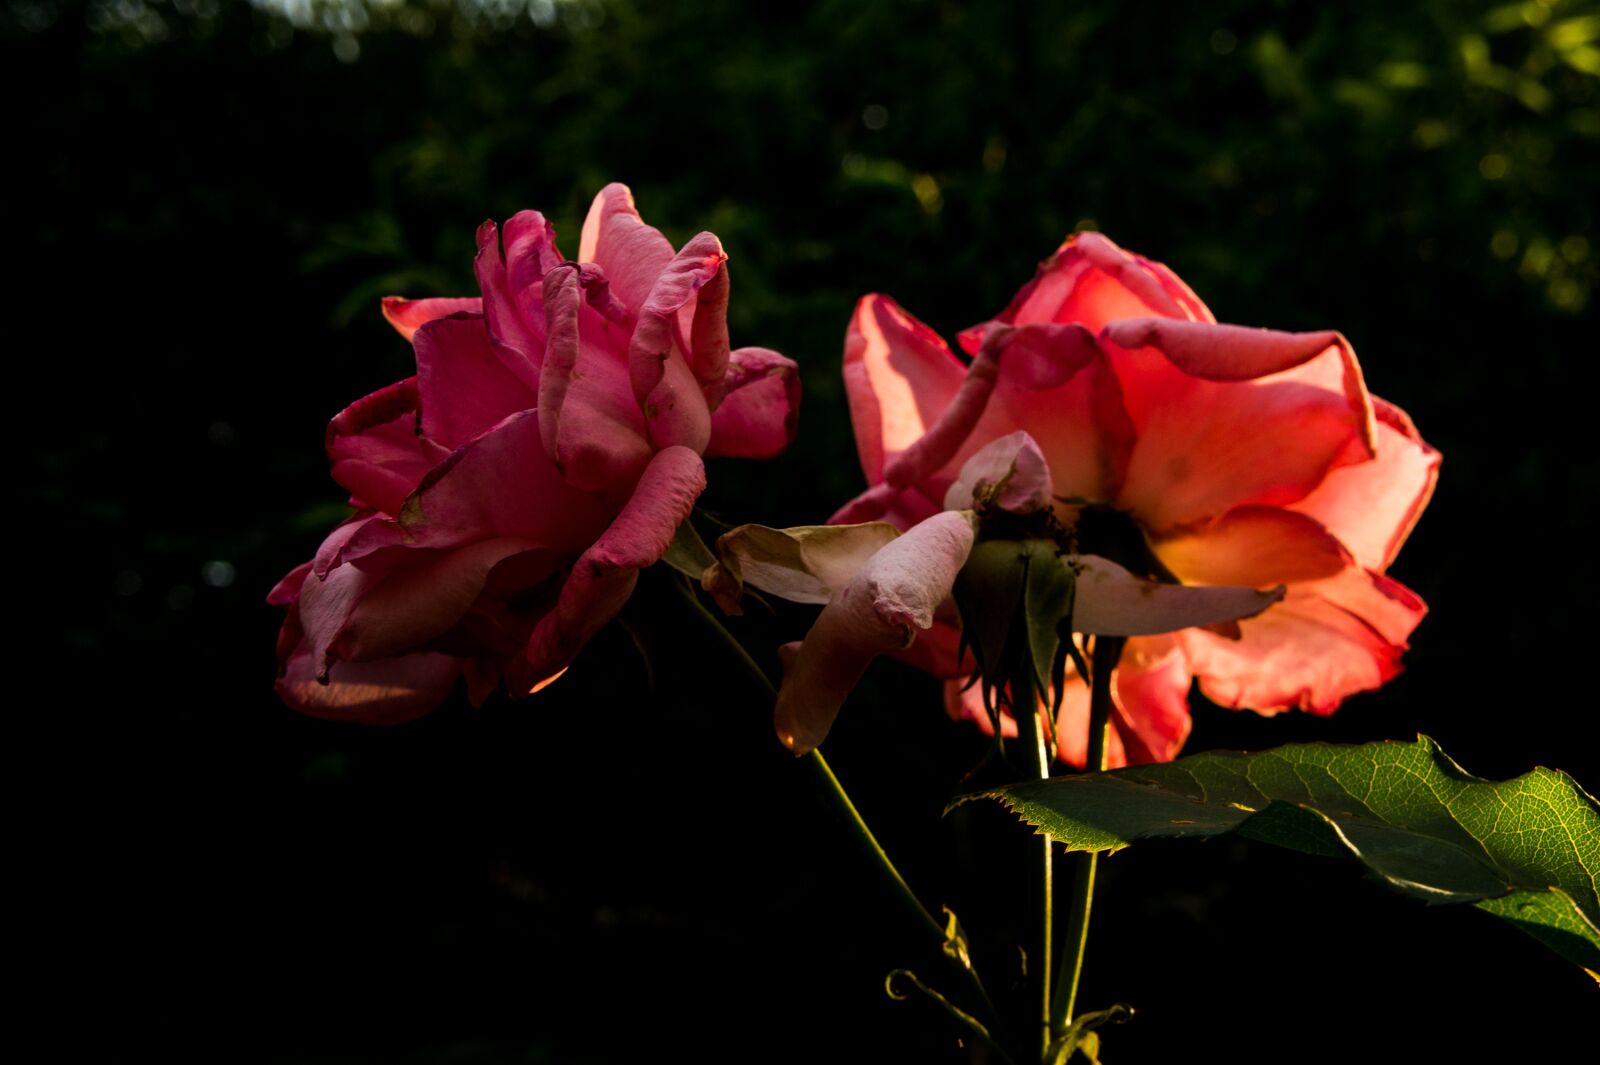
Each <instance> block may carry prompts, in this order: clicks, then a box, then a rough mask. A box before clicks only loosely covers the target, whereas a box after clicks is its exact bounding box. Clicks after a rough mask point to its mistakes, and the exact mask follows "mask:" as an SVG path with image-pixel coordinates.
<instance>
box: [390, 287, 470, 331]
mask: <svg viewBox="0 0 1600 1065" xmlns="http://www.w3.org/2000/svg"><path fill="white" fill-rule="evenodd" d="M382 306H383V317H384V319H385V320H386V321H388V323H389V324H390V325H392V326H394V328H395V331H396V332H397V333H399V334H400V335H401V336H403V337H405V338H406V339H407V340H410V339H411V336H412V334H413V333H415V332H416V331H417V330H418V329H420V328H421V327H422V326H425V325H427V324H428V323H429V322H431V321H433V320H434V319H435V318H447V317H449V316H450V315H452V314H461V313H467V314H482V313H483V300H482V299H481V298H480V297H478V296H438V297H433V298H431V299H422V300H408V299H406V298H405V297H403V296H385V297H383V303H382Z"/></svg>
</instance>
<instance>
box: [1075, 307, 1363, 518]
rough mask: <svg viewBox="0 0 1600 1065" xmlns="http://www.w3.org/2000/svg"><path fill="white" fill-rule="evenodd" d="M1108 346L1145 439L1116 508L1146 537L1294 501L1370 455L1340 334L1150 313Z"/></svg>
mask: <svg viewBox="0 0 1600 1065" xmlns="http://www.w3.org/2000/svg"><path fill="white" fill-rule="evenodd" d="M1100 341H1101V346H1102V347H1103V348H1104V349H1105V350H1106V351H1107V353H1108V354H1109V355H1110V356H1111V360H1112V365H1113V367H1114V368H1115V369H1116V372H1117V376H1118V379H1119V381H1120V382H1121V385H1122V393H1123V400H1124V403H1125V406H1126V409H1127V411H1128V414H1129V417H1130V418H1131V419H1132V422H1133V425H1134V429H1135V431H1136V432H1137V434H1138V439H1137V442H1136V443H1135V445H1134V448H1133V453H1132V455H1131V456H1130V458H1129V461H1128V468H1127V475H1126V478H1125V482H1124V485H1123V488H1122V491H1121V493H1120V494H1119V498H1118V505H1119V506H1121V507H1123V508H1124V509H1126V510H1129V511H1132V512H1133V513H1134V515H1135V516H1136V517H1137V518H1138V519H1139V521H1140V523H1141V524H1143V525H1144V527H1145V528H1146V530H1148V531H1150V532H1153V533H1156V534H1158V535H1159V534H1162V533H1165V532H1167V531H1169V530H1172V529H1175V528H1177V527H1179V526H1183V525H1189V524H1193V523H1195V522H1199V521H1204V520H1207V519H1209V518H1212V517H1215V516H1217V515H1220V514H1222V513H1224V512H1226V511H1228V510H1230V509H1232V508H1233V507H1235V506H1241V505H1244V504H1249V503H1259V504H1266V505H1271V506H1284V505H1286V504H1289V503H1293V502H1295V501H1296V500H1299V499H1303V498H1304V497H1305V496H1306V495H1307V494H1308V493H1310V491H1311V490H1312V489H1313V488H1315V487H1316V486H1317V485H1318V484H1320V483H1321V482H1322V480H1323V478H1325V477H1326V476H1327V475H1328V472H1329V471H1330V470H1332V469H1334V468H1335V467H1338V466H1342V465H1347V464H1349V463H1352V462H1363V461H1366V460H1368V459H1370V458H1371V457H1372V454H1373V451H1372V446H1371V442H1372V438H1373V433H1374V432H1375V430H1374V429H1373V427H1372V408H1371V404H1370V401H1369V400H1368V398H1367V395H1366V390H1365V386H1364V385H1362V383H1361V376H1360V369H1359V367H1358V366H1357V365H1356V363H1355V356H1354V353H1352V352H1351V351H1350V348H1349V345H1348V344H1346V343H1345V342H1344V340H1343V338H1342V337H1339V336H1338V334H1336V333H1314V334H1312V333H1304V334H1296V333H1276V332H1272V331H1270V330H1260V329H1243V328H1240V327H1238V326H1221V325H1210V324H1204V323H1192V322H1173V321H1167V320H1163V319H1154V318H1147V319H1142V320H1137V321H1120V322H1113V323H1112V324H1111V325H1110V326H1108V327H1107V328H1106V329H1105V330H1103V331H1102V333H1101V338H1100ZM1256 373H1260V374H1262V376H1256V377H1251V376H1250V375H1252V374H1256ZM1286 442H1292V443H1290V444H1288V445H1286Z"/></svg>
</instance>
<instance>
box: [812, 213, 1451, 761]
mask: <svg viewBox="0 0 1600 1065" xmlns="http://www.w3.org/2000/svg"><path fill="white" fill-rule="evenodd" d="M960 340H961V345H962V347H963V348H964V349H965V350H966V351H967V352H968V353H969V354H971V355H973V356H974V358H973V359H972V361H971V362H970V364H969V363H967V362H964V361H963V360H961V359H959V358H958V357H956V356H955V355H953V354H952V353H951V352H950V350H949V348H948V347H947V346H946V345H945V343H944V342H943V341H942V340H941V339H940V338H939V336H938V335H937V334H935V333H934V332H933V331H932V330H931V329H929V328H928V327H927V326H925V325H923V324H922V323H921V322H919V321H918V320H917V319H915V318H913V317H912V316H911V315H910V314H908V313H907V312H906V311H905V310H903V309H902V308H901V307H900V306H898V305H897V304H896V303H895V302H894V301H893V300H892V299H890V298H888V297H887V296H883V295H870V296H867V297H865V298H863V299H862V300H861V301H860V303H859V304H858V306H857V308H856V313H855V316H854V319H853V321H852V323H851V325H850V328H849V332H848V335H847V339H846V346H845V362H844V375H845V384H846V388H847V391H848V394H849V399H850V411H851V416H852V419H853V421H854V426H855V433H856V444H857V448H858V450H859V453H860V457H861V463H862V467H863V470H864V471H865V473H866V476H867V480H868V482H869V484H870V485H871V487H869V488H868V490H867V491H866V492H864V493H863V494H862V495H861V496H859V497H857V498H856V499H855V500H853V501H852V502H851V503H849V504H847V505H846V506H845V507H844V508H842V509H841V510H840V511H839V513H838V514H836V515H835V516H834V518H833V521H835V522H841V523H844V522H864V521H871V520H876V519H882V520H885V521H888V522H891V523H892V524H894V525H896V526H897V527H899V528H902V529H905V528H910V527H912V526H914V525H916V524H917V523H918V522H921V521H922V520H924V519H926V518H928V517H929V516H931V515H933V514H934V513H936V512H938V511H939V510H940V509H941V503H942V502H943V501H944V499H945V496H946V493H947V491H948V490H949V489H950V487H951V486H952V484H954V483H955V482H956V479H957V475H958V472H959V471H960V470H961V469H962V466H963V464H964V463H965V462H966V461H967V460H968V459H969V458H970V457H971V456H973V455H974V454H975V453H976V452H978V451H979V449H981V448H982V447H983V446H984V445H986V444H988V443H989V442H991V441H993V440H995V439H997V438H998V437H1001V436H1004V435H1005V434H1008V433H1011V432H1014V431H1016V430H1019V429H1021V430H1026V431H1027V432H1028V433H1029V434H1031V436H1032V437H1033V438H1034V439H1035V440H1037V442H1038V444H1039V446H1040V448H1041V449H1042V452H1043V454H1044V456H1045V458H1046V459H1047V461H1048V465H1049V468H1050V471H1051V477H1052V482H1053V483H1052V488H1051V494H1052V495H1053V496H1054V497H1055V499H1056V501H1057V502H1056V503H1055V508H1056V513H1057V517H1058V518H1059V520H1060V521H1061V522H1062V523H1063V524H1064V525H1066V526H1068V527H1074V528H1076V529H1077V530H1078V534H1079V535H1080V536H1081V537H1082V538H1083V539H1084V540H1085V541H1089V540H1092V541H1094V542H1095V543H1094V545H1093V547H1094V549H1096V550H1103V551H1104V552H1105V553H1110V554H1111V555H1112V556H1113V557H1116V558H1117V560H1118V561H1119V562H1120V563H1121V564H1123V565H1125V566H1127V567H1128V568H1129V569H1131V570H1134V571H1135V572H1136V573H1138V575H1140V576H1146V577H1153V578H1157V579H1160V580H1162V581H1166V582H1181V583H1182V584H1185V585H1247V586H1251V587H1256V588H1267V587H1272V586H1276V585H1285V586H1287V594H1286V595H1285V596H1284V597H1283V599H1282V601H1280V602H1277V603H1275V604H1274V605H1272V606H1271V607H1269V608H1268V609H1267V610H1265V611H1264V612H1262V613H1261V614H1260V615H1259V616H1256V617H1253V618H1249V619H1247V620H1242V621H1239V622H1237V623H1236V624H1222V625H1212V626H1209V627H1205V628H1198V627H1193V628H1184V629H1181V630H1179V631H1175V632H1172V633H1170V634H1165V635H1153V636H1140V637H1136V638H1133V639H1130V640H1129V641H1128V644H1127V649H1126V651H1125V653H1124V655H1123V657H1122V659H1121V664H1120V668H1118V670H1117V672H1116V679H1115V684H1114V688H1113V692H1114V695H1115V707H1116V709H1115V714H1114V717H1113V729H1112V735H1111V737H1110V742H1109V751H1108V754H1109V761H1110V764H1111V765H1113V766H1115V765H1122V764H1127V763H1135V762H1148V761H1165V760H1169V759H1171V758H1173V757H1175V756H1176V754H1177V752H1178V751H1179V749H1180V748H1181V747H1182V746H1183V743H1184V740H1185V739H1186V738H1187V736H1188V732H1189V726H1190V720H1189V710H1188V695H1189V689H1190V685H1191V682H1192V681H1194V680H1198V681H1199V684H1200V689H1201V691H1202V692H1203V693H1204V694H1205V695H1206V696H1207V697H1209V698H1210V699H1212V700H1213V701H1215V702H1217V703H1219V704H1221V705H1223V706H1227V707H1248V708H1250V709H1253V710H1256V711H1258V712H1262V713H1274V712H1277V711H1280V710H1284V709H1288V708H1299V709H1303V710H1309V711H1312V712H1314V713H1319V714H1326V713H1330V712H1332V711H1333V710H1334V709H1335V708H1336V707H1337V706H1338V705H1339V704H1340V702H1341V701H1342V700H1343V699H1345V698H1346V697H1347V696H1349V695H1351V694H1353V693H1355V692H1358V691H1363V690H1366V689H1371V688H1376V687H1378V686H1379V685H1381V684H1383V683H1384V682H1385V681H1387V680H1389V679H1390V678H1392V677H1393V676H1395V674H1396V673H1398V672H1399V669H1400V656H1401V652H1402V651H1404V650H1405V647H1406V641H1407V638H1408V637H1409V635H1410V633H1411V632H1412V630H1413V629H1414V628H1415V627H1416V625H1417V623H1418V622H1419V621H1420V620H1421V619H1422V616H1423V614H1424V612H1425V609H1426V608H1425V606H1424V604H1423V603H1422V601H1421V599H1419V598H1418V597H1417V596H1416V595H1415V594H1414V593H1413V592H1411V591H1410V590H1409V589H1407V588H1405V587H1404V586H1402V585H1401V584H1399V583H1398V582H1396V581H1394V580H1393V579H1391V578H1389V577H1387V576H1385V574H1384V570H1385V569H1386V568H1387V567H1388V565H1389V564H1390V562H1391V561H1392V560H1393V559H1394V557H1395V554H1396V553H1397V552H1398V551H1399V549H1400V546H1401V544H1402V543H1403V542H1404V540H1405V538H1406V536H1407V534H1408V533H1409V532H1410V530H1411V528H1412V526H1413V525H1414V523H1415V522H1416V520H1417V517H1418V515H1419V514H1420V512H1421V511H1422V508H1423V506H1424V505H1425V504H1426V502H1427V500H1428V497H1429V495H1430V494H1431V492H1432V490H1433V486H1434V481H1435V479H1436V476H1437V471H1438V465H1439V455H1438V453H1437V452H1436V451H1434V450H1433V449H1432V448H1431V447H1429V446H1428V445H1427V444H1426V443H1424V442H1423V440H1422V438H1421V437H1420V436H1419V435H1418V434H1417V431H1416V429H1415V427H1414V426H1413V425H1412V423H1411V419H1410V418H1409V417H1407V416H1406V414H1405V413H1404V412H1403V411H1401V410H1400V409H1398V408H1397V407H1395V406H1393V405H1391V404H1389V403H1386V402H1384V401H1383V400H1381V399H1378V398H1377V397H1374V396H1372V395H1370V394H1369V393H1368V392H1367V390H1366V385H1365V384H1364V382H1363V380H1362V376H1361V370H1360V367H1359V365H1358V364H1357V362H1356V357H1355V353H1354V351H1353V350H1352V349H1351V347H1350V345H1349V344H1348V343H1347V342H1346V340H1345V339H1344V337H1342V336H1340V335H1339V334H1337V333H1333V332H1319V333H1282V332H1276V331H1272V330H1266V329H1252V328H1245V327H1241V326H1234V325H1220V324H1218V323H1217V322H1216V320H1215V319H1214V318H1213V317H1212V315H1211V312H1210V311H1209V310H1207V308H1206V306H1205V305H1204V304H1203V303H1201V302H1200V300H1199V299H1198V298H1197V297H1196V296H1195V294H1194V293H1193V292H1191V291H1190V290H1189V288H1188V287H1187V286H1186V285H1185V284H1184V283H1183V282H1182V281H1180V280H1179V279H1178V278H1177V277H1176V276H1175V275H1174V274H1173V273H1172V272H1171V271H1170V270H1168V269H1167V268H1166V267H1165V266H1162V265H1161V264H1159V263H1154V262H1151V261H1149V260H1146V259H1143V258H1140V257H1138V256H1135V255H1131V254H1129V253H1127V252H1124V251H1123V250H1122V249H1120V248H1118V247H1117V246H1116V245H1115V244H1113V243H1112V242H1111V241H1109V240H1107V239H1106V238H1105V237H1103V236H1100V235H1099V234H1094V233H1085V234H1081V235H1079V236H1077V237H1075V238H1072V239H1069V240H1068V241H1067V242H1066V243H1065V244H1063V245H1062V246H1061V248H1060V249H1059V250H1058V251H1057V252H1056V254H1055V255H1053V256H1052V257H1051V258H1050V259H1048V260H1047V261H1046V262H1044V263H1043V264H1042V265H1041V266H1040V268H1039V271H1038V273H1037V275H1036V276H1035V277H1034V279H1033V280H1032V281H1030V282H1029V283H1028V284H1027V285H1025V286H1023V288H1022V289H1021V291H1019V292H1018V293H1017V295H1016V296H1015V298H1013V299H1012V301H1011V303H1010V305H1009V306H1008V307H1006V309H1005V310H1004V311H1003V312H1001V314H1000V315H999V316H998V317H997V318H995V319H994V320H992V321H990V322H986V323H984V324H982V325H980V326H976V327H974V328H972V329H970V330H967V331H966V332H964V333H962V334H961V337H960ZM1112 548H1115V550H1111V549H1112ZM1083 549H1084V550H1090V549H1091V545H1090V544H1088V543H1085V544H1084V547H1083ZM941 625H942V626H943V627H944V628H945V630H946V631H944V632H943V633H939V632H937V631H936V632H934V633H930V638H929V639H925V640H922V641H919V642H918V645H917V648H915V649H914V650H916V651H917V652H918V656H917V657H916V658H914V659H913V660H914V661H917V662H918V664H920V665H923V666H924V667H926V668H928V669H930V670H931V671H933V672H935V673H937V674H939V675H942V676H945V677H949V678H955V677H957V676H958V675H959V673H960V663H958V662H957V661H956V648H957V641H956V633H955V630H954V629H953V628H951V627H950V626H949V625H948V624H945V623H943V622H936V623H935V625H934V629H935V630H938V629H939V628H940V627H941ZM960 687H961V686H960V682H959V681H958V680H954V679H952V680H951V681H950V684H949V686H948V692H947V694H948V699H947V702H948V703H949V706H950V709H951V711H952V713H953V714H955V715H957V716H965V717H971V718H973V719H975V720H980V721H986V720H987V717H986V715H985V714H984V713H983V711H982V710H981V708H979V707H978V706H976V705H975V699H976V696H975V693H974V691H969V692H968V693H967V695H966V696H965V697H963V695H962V694H961V690H960ZM1087 720H1088V698H1087V691H1086V688H1085V685H1084V683H1083V680H1082V679H1081V678H1078V677H1073V678H1071V679H1070V681H1069V690H1068V693H1067V698H1066V700H1065V703H1064V706H1063V709H1062V712H1061V716H1060V718H1059V719H1058V723H1057V738H1058V750H1059V751H1060V752H1061V754H1062V756H1063V757H1064V758H1066V759H1067V760H1069V761H1072V762H1074V763H1076V764H1079V765H1081V764H1082V763H1083V759H1084V752H1085V748H1086V731H1087Z"/></svg>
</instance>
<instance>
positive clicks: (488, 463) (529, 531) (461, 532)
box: [318, 410, 611, 573]
mask: <svg viewBox="0 0 1600 1065" xmlns="http://www.w3.org/2000/svg"><path fill="white" fill-rule="evenodd" d="M538 414H539V412H538V411H536V410H528V411H521V412H519V413H517V414H513V415H511V416H510V417H509V418H507V419H506V420H505V421H503V422H501V423H500V424H499V425H497V426H495V427H494V428H493V429H491V430H490V431H489V432H487V433H485V434H483V435H482V436H480V437H478V438H477V439H476V440H473V441H471V442H470V443H467V444H464V445H462V446H461V447H459V448H457V449H456V450H455V451H453V452H451V454H450V455H449V456H448V457H447V458H445V459H444V461H442V462H440V463H439V464H438V465H437V466H435V467H434V468H433V469H432V470H431V471H430V472H429V473H428V475H427V476H426V477H424V478H423V480H422V483H421V484H420V485H419V486H418V487H417V489H416V491H415V492H413V493H412V494H411V496H410V497H409V498H407V499H406V502H405V505H404V506H403V507H401V509H400V514H399V516H398V518H396V519H389V518H383V519H375V520H373V521H371V522H368V523H366V524H365V525H363V527H362V529H361V531H360V533H359V534H357V535H354V536H352V537H351V539H350V541H349V542H348V543H347V544H346V545H344V547H343V548H342V550H340V551H338V552H337V553H336V554H334V555H332V556H326V557H324V556H319V560H318V572H319V573H326V572H328V571H329V570H331V569H332V568H334V567H335V566H338V565H340V564H342V563H345V562H349V561H353V560H356V559H360V558H363V557H365V556H367V555H370V554H372V553H374V552H376V551H380V550H383V549H386V548H392V547H403V548H412V549H415V548H439V549H449V548H456V547H462V546H464V545H466V544H470V543H475V542H477V541H479V540H493V539H497V538H499V537H519V538H522V539H525V540H528V541H530V542H532V543H534V544H537V545H539V546H540V547H545V548H550V549H552V550H556V551H577V550H581V549H582V548H584V547H586V546H587V545H589V544H590V543H592V542H593V541H594V538H595V536H596V535H598V534H599V532H600V530H602V529H604V528H605V527H606V523H607V521H608V519H609V517H610V514H611V511H610V508H609V507H608V506H607V505H606V503H605V501H604V500H602V499H601V498H599V497H598V496H594V495H590V494H588V493H585V492H580V491H577V490H576V489H574V488H572V487H571V486H569V485H568V484H567V483H566V482H565V481H564V480H562V478H561V474H560V472H559V471H558V470H557V469H556V468H555V466H554V464H552V463H551V462H550V459H549V457H548V456H547V455H545V453H544V447H543V444H542V443H541V441H540V439H539V417H538Z"/></svg>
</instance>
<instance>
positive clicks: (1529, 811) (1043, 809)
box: [957, 736, 1600, 970]
mask: <svg viewBox="0 0 1600 1065" xmlns="http://www.w3.org/2000/svg"><path fill="white" fill-rule="evenodd" d="M973 798H992V799H996V800H998V801H1000V802H1002V803H1004V804H1005V805H1006V806H1007V807H1008V808H1010V809H1011V810H1012V811H1013V812H1014V813H1016V814H1017V816H1019V817H1020V818H1022V819H1023V820H1024V821H1027V822H1028V823H1029V824H1031V825H1033V826H1035V827H1036V828H1039V829H1041V830H1043V831H1045V832H1048V833H1049V834H1050V835H1051V836H1052V837H1054V838H1055V839H1057V840H1058V841H1060V842H1061V843H1062V844H1064V845H1065V846H1066V847H1067V849H1068V850H1081V851H1108V852H1109V851H1116V850H1121V849H1122V848H1123V847H1126V846H1127V845H1128V844H1130V843H1132V842H1133V841H1135V840H1139V839H1151V838H1157V837H1202V838H1203V837H1209V836H1215V835H1219V834H1221V833H1223V832H1238V833H1239V834H1241V835H1244V836H1247V837H1249V838H1251V839H1257V840H1261V841H1263V842H1266V843H1272V844H1276V845H1278V846H1282V847H1288V848H1291V849H1294V850H1299V851H1305V852H1307V853H1310V854H1321V855H1334V856H1338V855H1344V856H1353V857H1355V858H1356V859H1358V860H1359V861H1361V862H1362V863H1363V864H1364V865H1365V866H1366V867H1367V868H1368V869H1369V870H1371V871H1372V872H1373V873H1374V874H1376V875H1377V876H1378V877H1379V878H1380V879H1381V880H1383V881H1384V882H1385V883H1387V884H1389V885H1390V886H1391V887H1393V888H1395V889H1397V890H1399V891H1401V892H1404V893H1405V894H1408V895H1412V896H1414V897H1416V898H1420V899H1423V900H1424V901H1427V902H1435V903H1442V902H1470V903H1474V904H1476V905H1477V906H1478V907H1479V908H1480V909H1484V910H1487V911H1489V912H1490V913H1493V914H1495V915H1496V916H1499V917H1501V918H1503V919H1505V920H1508V921H1510V922H1511V923H1513V924H1515V925H1516V926H1517V927H1519V928H1521V929H1522V930H1523V931H1525V932H1527V933H1528V934H1530V935H1532V936H1534V937H1535V938H1536V939H1538V940H1540V941H1541V942H1542V943H1544V944H1545V945H1546V946H1548V947H1550V948H1551V949H1552V950H1554V951H1556V952H1557V953H1558V954H1560V955H1562V956H1563V957H1565V958H1567V959H1569V960H1571V961H1575V962H1577V963H1578V964H1580V965H1582V966H1584V967H1585V968H1587V969H1590V970H1600V927H1597V926H1600V897H1597V893H1596V879H1597V877H1600V807H1597V806H1596V803H1595V800H1594V799H1593V798H1592V797H1591V796H1590V795H1588V794H1587V793H1586V792H1584V790H1583V789H1582V788H1580V787H1579V786H1578V784H1577V782H1576V781H1575V780H1573V779H1572V778H1571V777H1570V776H1568V775H1567V774H1565V773H1562V772H1558V771H1554V770H1550V769H1535V770H1533V771H1532V772H1529V773H1525V774H1523V775H1522V776H1520V777H1517V778H1515V779H1513V780H1506V781H1499V782H1494V781H1488V780H1481V779H1479V778H1477V777H1474V776H1472V775H1470V774H1468V773H1467V772H1465V771H1464V770H1462V769H1461V767H1460V766H1458V765H1456V764H1455V762H1453V761H1451V760H1450V758H1449V756H1447V755H1446V754H1445V753H1444V752H1443V751H1441V750H1440V749H1439V747H1438V745H1437V744H1435V743H1434V742H1433V741H1432V740H1431V739H1429V738H1427V737H1426V736H1419V737H1418V738H1417V741H1416V742H1415V743H1397V742H1387V741H1386V742H1382V743H1368V744H1363V745H1360V746H1337V745H1333V744H1302V745H1294V746H1288V747H1280V748H1277V749H1276V750H1271V751H1261V752H1258V753H1254V754H1246V753H1239V752H1227V751H1213V752H1207V753H1205V754H1197V755H1193V756H1191V757H1188V758H1180V759H1179V760H1178V761H1176V762H1171V763H1169V764H1166V765H1143V766H1134V767H1131V768H1128V769H1120V770H1117V771H1115V772H1112V773H1085V774H1079V775H1074V776H1064V777H1057V778H1054V779H1052V780H1048V781H1033V782H1028V783H1021V784H1012V785H1009V786H1007V787H1003V788H996V789H993V790H989V791H984V792H980V793H978V794H976V795H969V796H963V797H962V798H961V799H959V800H957V801H958V802H963V801H967V800H969V799H973Z"/></svg>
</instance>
